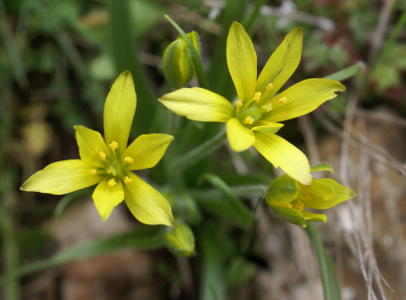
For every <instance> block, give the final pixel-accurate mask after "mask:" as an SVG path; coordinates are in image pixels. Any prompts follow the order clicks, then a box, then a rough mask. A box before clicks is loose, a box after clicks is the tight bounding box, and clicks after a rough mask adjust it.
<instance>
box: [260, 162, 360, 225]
mask: <svg viewBox="0 0 406 300" xmlns="http://www.w3.org/2000/svg"><path fill="white" fill-rule="evenodd" d="M326 166H327V168H326ZM322 170H328V171H333V169H332V168H331V166H330V165H328V164H321V165H316V166H312V167H311V172H314V171H322ZM311 183H312V185H311V186H306V185H303V184H301V183H300V182H298V181H296V180H294V179H293V178H291V177H289V176H288V175H283V176H280V177H278V178H277V179H275V180H274V181H273V182H272V183H271V184H270V185H269V186H268V191H267V195H266V200H267V203H268V205H269V206H270V207H271V209H272V211H273V212H274V213H275V214H276V215H277V216H278V217H280V218H281V219H283V220H285V221H287V222H290V223H293V224H296V225H302V226H303V227H306V221H307V222H326V221H327V217H326V215H324V214H315V213H311V212H309V211H307V210H304V208H305V207H309V208H314V209H322V210H324V209H328V208H330V207H333V206H335V205H337V204H339V203H341V202H344V201H346V200H348V199H350V198H353V197H355V196H356V194H355V193H354V192H353V191H352V190H350V189H349V188H347V187H345V186H343V185H341V184H338V183H337V182H336V181H334V180H333V179H329V178H322V179H312V182H311Z"/></svg>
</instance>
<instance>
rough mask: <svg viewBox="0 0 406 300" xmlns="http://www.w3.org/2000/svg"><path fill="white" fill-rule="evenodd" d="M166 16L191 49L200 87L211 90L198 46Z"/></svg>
mask: <svg viewBox="0 0 406 300" xmlns="http://www.w3.org/2000/svg"><path fill="white" fill-rule="evenodd" d="M165 18H166V19H168V21H169V22H170V23H171V24H172V26H173V27H175V29H176V30H177V31H178V32H179V34H180V35H181V36H182V37H183V38H184V39H185V41H186V44H187V46H188V49H189V53H190V57H191V58H192V61H193V65H194V67H195V71H196V75H197V78H198V80H199V85H200V87H202V88H204V89H207V90H210V86H209V81H208V80H207V77H206V73H204V70H203V65H202V61H201V60H200V56H199V53H197V51H196V48H195V47H194V46H193V44H192V42H191V41H190V40H189V38H188V37H187V35H186V33H185V32H184V31H183V30H182V28H180V26H179V25H178V24H176V22H175V21H174V20H172V19H171V18H170V17H169V16H167V15H165Z"/></svg>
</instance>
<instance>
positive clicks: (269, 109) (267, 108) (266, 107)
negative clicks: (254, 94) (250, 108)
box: [262, 103, 273, 111]
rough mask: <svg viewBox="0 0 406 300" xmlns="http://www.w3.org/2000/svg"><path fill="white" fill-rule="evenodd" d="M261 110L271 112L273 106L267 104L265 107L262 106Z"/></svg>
mask: <svg viewBox="0 0 406 300" xmlns="http://www.w3.org/2000/svg"><path fill="white" fill-rule="evenodd" d="M262 108H263V109H265V110H266V111H271V110H272V108H273V106H272V103H268V104H266V105H263V106H262Z"/></svg>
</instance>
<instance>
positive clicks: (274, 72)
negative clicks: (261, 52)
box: [255, 28, 303, 105]
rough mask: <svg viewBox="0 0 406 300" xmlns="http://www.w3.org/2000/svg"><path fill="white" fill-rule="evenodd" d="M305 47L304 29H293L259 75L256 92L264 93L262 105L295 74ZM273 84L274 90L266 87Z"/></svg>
mask: <svg viewBox="0 0 406 300" xmlns="http://www.w3.org/2000/svg"><path fill="white" fill-rule="evenodd" d="M302 46H303V29H302V28H296V29H293V30H292V31H291V32H290V33H289V34H288V35H287V36H286V37H285V39H284V40H283V42H282V43H281V44H280V45H279V47H278V48H277V49H276V50H275V52H274V53H273V54H272V55H271V57H270V58H269V59H268V62H267V63H266V65H265V67H264V68H263V69H262V72H261V74H260V75H259V78H258V81H257V84H256V87H255V91H256V92H261V93H262V99H261V102H260V105H262V103H265V102H267V101H268V100H269V99H270V98H271V97H272V96H273V95H275V94H276V93H277V92H278V91H279V89H280V88H281V87H282V86H283V85H284V84H285V82H286V81H287V80H288V79H289V78H290V76H292V74H293V72H295V70H296V68H297V66H298V65H299V62H300V57H301V55H302ZM270 83H271V84H272V86H273V87H272V89H270V90H267V89H266V87H267V86H268V85H269V84H270Z"/></svg>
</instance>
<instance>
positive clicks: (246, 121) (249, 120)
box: [244, 116, 254, 124]
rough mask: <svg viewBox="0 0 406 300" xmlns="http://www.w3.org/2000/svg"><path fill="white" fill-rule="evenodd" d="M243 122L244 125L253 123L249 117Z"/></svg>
mask: <svg viewBox="0 0 406 300" xmlns="http://www.w3.org/2000/svg"><path fill="white" fill-rule="evenodd" d="M244 122H245V123H246V124H252V123H254V119H253V118H251V117H250V116H248V117H246V118H245V120H244Z"/></svg>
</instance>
